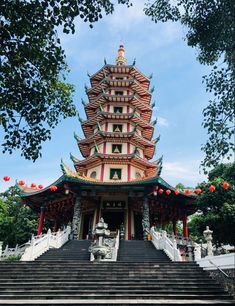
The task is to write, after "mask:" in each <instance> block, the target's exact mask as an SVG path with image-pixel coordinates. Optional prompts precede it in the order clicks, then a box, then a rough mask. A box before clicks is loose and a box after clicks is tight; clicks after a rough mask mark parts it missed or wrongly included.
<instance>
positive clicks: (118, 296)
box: [1, 292, 231, 304]
mask: <svg viewBox="0 0 235 306" xmlns="http://www.w3.org/2000/svg"><path fill="white" fill-rule="evenodd" d="M25 298H30V299H42V298H44V299H46V300H48V299H75V300H77V299H90V298H95V299H103V298H105V299H109V300H114V299H126V298H128V299H134V300H135V299H186V300H190V299H198V300H201V301H203V300H204V299H208V300H215V299H216V300H218V299H220V300H224V299H226V300H230V301H231V298H230V297H229V296H228V295H227V294H220V295H219V296H218V297H216V296H215V295H214V293H212V294H208V293H205V294H202V293H201V294H200V295H198V294H189V293H186V294H180V293H179V294H177V293H173V294H167V295H166V294H164V293H159V294H155V293H153V294H143V293H141V294H137V293H133V294H130V293H127V294H126V293H121V294H118V293H114V294H106V293H105V292H104V293H97V294H94V293H92V294H88V293H85V294H66V293H64V294H62V293H61V294H59V293H56V295H55V293H52V294H51V295H49V294H45V293H44V294H41V295H38V294H36V293H35V294H32V295H30V296H29V295H28V294H20V295H19V294H11V295H10V294H9V295H8V294H7V295H6V294H5V295H4V294H2V295H1V300H4V299H17V300H20V299H25ZM202 304H203V303H202Z"/></svg>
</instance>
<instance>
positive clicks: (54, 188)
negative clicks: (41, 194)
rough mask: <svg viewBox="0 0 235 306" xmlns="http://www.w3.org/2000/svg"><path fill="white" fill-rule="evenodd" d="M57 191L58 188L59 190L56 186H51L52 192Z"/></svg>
mask: <svg viewBox="0 0 235 306" xmlns="http://www.w3.org/2000/svg"><path fill="white" fill-rule="evenodd" d="M57 189H58V188H57V187H56V186H51V187H50V190H51V191H56V190H57Z"/></svg>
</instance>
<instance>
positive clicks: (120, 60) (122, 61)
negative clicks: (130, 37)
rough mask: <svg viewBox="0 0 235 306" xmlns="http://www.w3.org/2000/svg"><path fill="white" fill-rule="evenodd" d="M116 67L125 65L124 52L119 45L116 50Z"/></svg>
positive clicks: (122, 47)
mask: <svg viewBox="0 0 235 306" xmlns="http://www.w3.org/2000/svg"><path fill="white" fill-rule="evenodd" d="M116 64H117V66H124V65H126V58H125V51H124V46H123V45H120V46H119V49H118V57H117V59H116Z"/></svg>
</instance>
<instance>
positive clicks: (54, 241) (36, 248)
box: [0, 226, 71, 261]
mask: <svg viewBox="0 0 235 306" xmlns="http://www.w3.org/2000/svg"><path fill="white" fill-rule="evenodd" d="M70 233H71V227H70V226H67V227H66V228H65V229H64V230H62V231H60V230H59V231H58V232H56V233H52V232H51V230H50V229H49V230H48V232H47V233H46V234H43V235H40V236H32V238H31V240H30V241H29V242H27V243H25V244H22V245H21V246H16V247H15V248H9V247H8V246H6V248H5V249H4V250H2V245H0V260H1V259H2V260H5V259H7V258H9V257H16V258H17V257H19V258H20V260H21V261H33V260H35V259H36V258H37V257H39V256H40V255H42V254H43V253H45V252H46V251H48V250H49V249H50V248H57V249H58V248H60V247H61V246H62V245H64V244H65V243H66V242H67V241H68V240H69V235H70Z"/></svg>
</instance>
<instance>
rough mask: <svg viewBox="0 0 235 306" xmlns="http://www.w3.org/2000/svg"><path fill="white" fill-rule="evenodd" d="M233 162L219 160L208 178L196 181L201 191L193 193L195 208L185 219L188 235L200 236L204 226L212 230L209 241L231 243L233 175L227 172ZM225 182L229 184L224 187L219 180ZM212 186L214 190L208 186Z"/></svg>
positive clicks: (234, 223) (234, 224) (234, 204)
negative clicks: (205, 180)
mask: <svg viewBox="0 0 235 306" xmlns="http://www.w3.org/2000/svg"><path fill="white" fill-rule="evenodd" d="M234 167H235V163H233V164H220V165H218V166H217V167H216V168H215V169H213V170H212V171H211V172H210V173H209V178H210V181H208V182H204V183H201V184H199V186H198V187H199V188H201V189H202V190H203V192H202V193H201V194H200V195H199V196H198V197H197V206H198V212H197V214H196V215H194V216H193V217H192V219H191V221H190V222H189V231H190V235H191V234H192V235H193V236H195V237H197V240H200V239H203V235H202V233H203V231H204V230H205V228H206V226H209V227H210V229H212V230H213V237H214V239H213V241H214V242H215V243H217V244H221V243H230V244H231V245H234V244H235V237H234V232H233V230H234V228H235V191H234V178H233V176H231V174H232V173H234V172H232V171H234ZM224 182H228V183H230V185H231V188H229V189H226V190H225V189H224V188H223V186H222V184H223V183H224ZM210 185H213V186H215V187H216V189H215V191H214V192H210V191H209V189H208V188H209V186H210Z"/></svg>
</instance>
